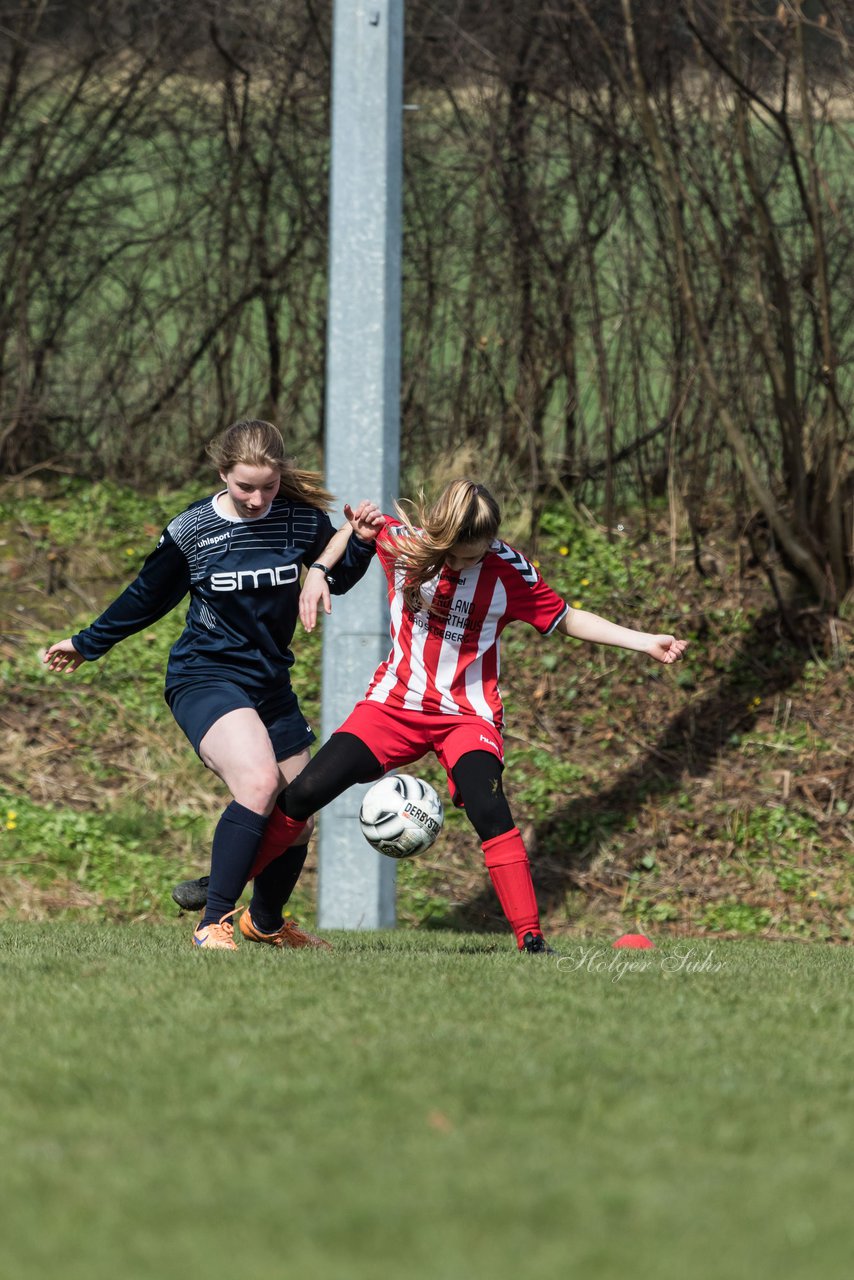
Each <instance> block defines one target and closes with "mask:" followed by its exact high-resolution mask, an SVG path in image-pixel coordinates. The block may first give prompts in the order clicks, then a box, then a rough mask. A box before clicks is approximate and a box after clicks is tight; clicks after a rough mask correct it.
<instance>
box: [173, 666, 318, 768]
mask: <svg viewBox="0 0 854 1280" xmlns="http://www.w3.org/2000/svg"><path fill="white" fill-rule="evenodd" d="M165 697H166V701H167V702H168V704H169V709H170V711H171V712H172V714H173V716H174V717H175V719H176V720H177V721H178V724H179V725H180V726H181V728H182V729H183V731H184V733H185V734H186V735H187V737H188V738H189V739H190V742H191V743H192V745H193V749H194V750H195V752H196V755H200V752H199V747H200V746H201V742H202V738H203V737H204V736H205V734H206V733H207V731H208V729H210V728H212V726H213V725H215V724H216V722H217V720H219V719H220V718H221V717H222V716H224V715H226V714H227V713H228V712H229V711H236V710H237V708H238V707H251V708H252V709H253V710H254V711H257V712H258V715H259V716H260V717H261V720H262V721H263V723H264V727H265V728H266V730H267V732H268V733H269V735H270V741H271V742H272V744H273V751H274V753H275V756H276V759H277V760H287V759H288V758H289V757H290V756H295V755H298V754H299V752H300V751H303V750H305V748H306V747H308V746H310V745H311V743H312V742H314V741H315V734H314V731H313V730H312V727H311V725H310V724H309V723H308V721H307V720H306V719H305V717H304V716H303V714H302V712H301V711H300V707H299V702H298V701H297V695H296V694H295V693H294V691H293V689H292V688H291V687H290V685H288V686H287V688H285V689H277V690H276V691H275V692H274V693H271V694H268V695H267V696H266V697H263V698H260V699H259V698H255V697H253V696H252V695H251V694H249V693H247V692H246V690H245V689H242V688H241V687H240V685H239V684H234V683H232V682H231V681H230V680H187V681H183V682H182V683H180V684H174V685H169V686H167V688H166V693H165Z"/></svg>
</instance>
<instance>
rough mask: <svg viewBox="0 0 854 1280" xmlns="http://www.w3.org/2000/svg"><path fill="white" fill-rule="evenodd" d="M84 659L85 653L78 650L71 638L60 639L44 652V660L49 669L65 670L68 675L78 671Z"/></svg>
mask: <svg viewBox="0 0 854 1280" xmlns="http://www.w3.org/2000/svg"><path fill="white" fill-rule="evenodd" d="M83 661H84V658H83V655H82V654H81V653H78V652H77V650H76V649H75V648H74V645H73V644H72V643H71V640H70V639H69V640H58V641H57V643H56V644H52V645H51V646H50V648H49V649H46V650H45V652H44V653H43V654H42V662H44V663H45V664H46V665H47V669H48V671H64V672H66V674H68V675H70V674H71V672H72V671H76V670H77V668H78V667H79V666H80V663H81V662H83Z"/></svg>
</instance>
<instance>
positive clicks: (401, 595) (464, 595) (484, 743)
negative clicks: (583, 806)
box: [273, 480, 687, 955]
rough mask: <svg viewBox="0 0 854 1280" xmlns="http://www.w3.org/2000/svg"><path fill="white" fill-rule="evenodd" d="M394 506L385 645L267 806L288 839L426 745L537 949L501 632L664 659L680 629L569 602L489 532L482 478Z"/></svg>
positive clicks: (382, 555) (677, 651) (519, 938)
mask: <svg viewBox="0 0 854 1280" xmlns="http://www.w3.org/2000/svg"><path fill="white" fill-rule="evenodd" d="M397 511H398V518H397V519H391V518H388V517H385V518H384V524H383V528H382V529H381V530H380V532H379V535H378V537H377V553H378V557H379V560H380V562H381V564H382V566H383V569H384V570H385V574H386V577H387V579H388V597H389V604H390V608H391V640H392V648H391V653H390V654H389V656H388V658H387V659H386V661H385V662H383V663H382V664H381V665H380V666H379V668H378V669H377V671H376V673H375V674H374V677H373V679H372V681H371V683H370V686H369V688H368V690H367V693H366V694H365V697H364V699H363V700H362V701H361V702H359V703H357V705H356V707H355V708H354V710H353V711H352V712H351V714H350V715H349V716H348V718H347V719H346V720H345V721H344V723H343V724H342V725H341V726H340V727H339V728H338V729H337V730H336V732H335V733H333V735H332V737H331V738H330V739H329V741H328V742H327V743H325V744H324V745H323V746H322V747H321V748H320V750H319V751H318V752H317V754H316V755H315V756H314V758H313V759H312V760H311V762H310V764H308V765H307V767H306V768H305V769H304V770H303V771H302V772H301V773H300V774H299V775H298V777H296V778H295V779H294V780H293V781H291V782H289V784H288V786H287V788H286V790H284V791H283V792H282V794H281V796H280V797H279V801H278V807H279V808H280V809H281V811H282V813H283V814H284V815H285V817H286V820H287V822H289V823H290V824H291V833H292V834H291V837H290V838H291V839H293V840H295V841H297V842H298V841H299V840H301V839H302V834H301V833H302V830H303V825H302V824H303V823H304V822H305V821H307V820H308V819H309V818H310V816H311V815H312V814H314V813H317V811H318V810H320V809H322V808H323V806H324V805H326V804H329V802H330V801H331V800H334V799H335V797H336V796H338V795H340V794H341V792H342V791H345V790H346V789H347V788H348V787H350V786H352V785H353V784H354V783H358V782H371V781H373V780H374V779H376V778H379V777H381V776H382V775H383V774H384V773H387V772H388V771H389V770H393V769H398V768H400V767H401V766H403V765H407V764H411V763H412V762H413V761H415V760H420V759H421V758H422V756H425V755H426V754H427V753H428V751H434V752H435V753H436V755H437V756H438V758H439V760H440V762H441V763H442V765H443V766H444V768H445V770H446V771H447V774H448V780H449V784H450V789H451V794H452V796H453V798H454V800H455V803H457V804H458V805H460V806H461V807H464V808H465V812H466V814H467V816H468V818H469V820H470V821H471V823H472V825H473V826H474V828H475V830H476V832H477V834H478V836H479V837H480V840H481V846H482V849H483V854H484V859H485V862H486V866H487V869H488V872H489V876H490V878H491V880H492V883H493V886H494V888H495V890H496V893H497V895H498V900H499V902H500V903H501V906H502V908H503V910H504V914H505V915H506V917H507V919H508V921H509V922H510V925H511V927H512V929H513V932H514V934H515V937H516V944H517V946H518V947H519V950H520V951H523V952H527V953H530V954H535V955H536V954H548V953H549V951H550V948H549V947H548V946H547V944H546V942H545V939H544V938H543V932H542V929H541V927H540V919H539V912H538V909H537V902H536V897H535V894H534V887H533V884H532V881H531V871H530V866H529V863H528V855H527V852H526V850H525V846H524V844H523V842H522V837H521V835H520V833H519V830H518V828H517V826H516V825H515V823H514V821H513V817H512V815H511V812H510V807H509V805H508V803H507V800H506V797H505V795H504V791H503V789H502V784H501V775H502V771H503V768H504V764H503V760H504V744H503V738H502V730H503V724H504V712H503V707H502V703H501V695H500V692H499V688H498V672H499V642H500V636H501V633H502V631H503V630H504V628H505V626H507V624H508V623H510V622H514V621H522V622H527V623H529V624H530V625H531V626H533V627H536V629H537V630H538V631H540V632H541V633H542V634H543V635H551V634H552V633H553V632H556V631H559V632H561V633H562V634H564V635H567V636H572V637H574V638H575V639H578V640H587V641H591V642H593V643H596V644H607V645H617V646H620V647H621V648H624V649H633V650H636V651H638V652H640V653H645V654H646V655H647V656H648V657H650V658H654V659H655V660H656V661H658V662H663V663H672V662H676V661H678V660H679V659H680V658H681V656H682V654H683V652H684V650H685V647H686V644H687V641H685V640H677V639H676V638H675V637H674V636H672V635H655V634H650V633H648V632H645V631H636V630H634V629H632V628H629V627H623V626H619V625H618V624H616V623H614V622H609V621H608V620H607V619H605V618H600V617H599V616H598V615H597V614H593V613H588V612H587V611H586V610H582V609H575V608H571V607H570V606H569V605H568V604H567V603H566V602H565V601H564V600H562V599H561V597H560V596H559V595H558V594H557V593H556V592H555V591H553V590H552V588H551V587H550V586H548V585H547V583H545V582H544V581H543V579H542V578H541V577H540V574H539V572H538V571H537V569H536V568H535V566H534V565H533V564H531V562H530V560H528V559H526V557H525V556H523V555H522V554H521V553H520V552H518V551H515V550H514V549H513V548H512V547H510V546H508V545H507V543H505V542H502V541H501V539H500V538H499V537H498V529H499V523H500V511H499V508H498V504H497V502H496V501H495V499H494V498H493V496H492V495H491V494H490V493H489V491H488V490H487V489H486V488H484V486H483V485H481V484H475V483H473V482H472V481H470V480H455V481H453V482H452V483H451V484H449V485H448V486H446V488H445V489H444V491H443V493H442V494H441V495H440V497H439V498H438V500H437V501H436V502H435V503H434V504H433V505H432V506H431V507H429V508H425V506H424V504H423V503H422V504H421V507H420V509H419V510H418V512H417V523H415V522H413V521H412V520H410V519H409V517H408V516H407V515H406V512H405V511H404V509H403V508H402V507H400V506H398V508H397ZM368 744H370V745H368ZM273 865H275V864H273Z"/></svg>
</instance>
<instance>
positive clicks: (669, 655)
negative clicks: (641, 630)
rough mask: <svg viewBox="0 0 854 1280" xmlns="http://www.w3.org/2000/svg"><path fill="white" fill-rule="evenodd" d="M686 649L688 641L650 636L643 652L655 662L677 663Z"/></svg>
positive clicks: (673, 637)
mask: <svg viewBox="0 0 854 1280" xmlns="http://www.w3.org/2000/svg"><path fill="white" fill-rule="evenodd" d="M687 648H688V641H687V640H677V639H676V637H675V636H650V643H649V644H648V645H647V647H646V649H645V650H644V652H645V653H648V654H649V656H650V657H651V658H655V660H656V662H678V661H679V659H680V658H681V657H682V654H683V653H684V652H685V650H686V649H687Z"/></svg>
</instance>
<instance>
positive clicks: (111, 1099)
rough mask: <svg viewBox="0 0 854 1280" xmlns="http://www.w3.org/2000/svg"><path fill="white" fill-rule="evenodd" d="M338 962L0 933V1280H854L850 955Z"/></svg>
mask: <svg viewBox="0 0 854 1280" xmlns="http://www.w3.org/2000/svg"><path fill="white" fill-rule="evenodd" d="M336 943H337V948H336V951H335V952H334V953H333V954H331V955H329V954H306V953H287V954H278V953H275V952H272V951H269V950H262V949H260V948H250V947H248V946H244V947H243V948H242V950H241V952H240V953H239V954H238V955H227V954H212V955H200V954H197V953H194V952H193V951H192V950H191V949H190V947H189V946H188V936H187V924H186V921H185V922H183V923H182V925H181V926H180V927H176V926H161V927H152V926H136V927H134V926H129V927H125V928H120V927H115V926H109V925H101V926H97V925H83V926H81V925H71V924H66V923H62V924H51V925H35V924H29V925H28V924H4V925H2V926H0V972H2V984H3V991H4V999H3V1008H2V1019H3V1022H2V1027H3V1034H2V1041H0V1043H2V1072H0V1099H2V1102H0V1144H2V1150H3V1152H4V1159H3V1161H2V1173H0V1202H2V1205H3V1211H4V1212H3V1217H4V1221H5V1227H6V1231H5V1234H6V1239H5V1241H4V1248H3V1261H4V1272H5V1274H7V1275H9V1276H15V1277H17V1278H18V1280H30V1278H31V1277H32V1278H33V1280H35V1278H37V1277H38V1280H41V1278H42V1277H45V1276H47V1275H51V1274H54V1273H56V1274H61V1275H62V1276H63V1278H64V1280H84V1277H85V1278H86V1280H101V1278H102V1277H103V1278H106V1277H111V1280H112V1278H113V1277H116V1276H120V1277H122V1280H136V1278H137V1277H149V1276H150V1277H158V1278H159V1280H172V1278H173V1277H174V1278H175V1280H178V1278H179V1277H180V1278H181V1280H194V1278H195V1277H206V1276H209V1275H212V1274H220V1273H222V1274H224V1275H228V1276H231V1277H237V1278H238V1280H243V1278H244V1277H245V1278H246V1280H254V1277H261V1276H265V1275H271V1276H304V1275H305V1276H308V1275H310V1276H312V1277H314V1278H315V1280H339V1278H346V1280H376V1278H377V1277H380V1278H382V1280H385V1278H386V1277H388V1278H389V1280H392V1278H394V1280H398V1278H404V1277H405V1278H406V1280H428V1278H429V1280H464V1278H465V1280H469V1278H471V1277H476V1278H478V1280H479V1278H481V1277H483V1278H484V1280H487V1278H488V1280H504V1277H507V1280H510V1278H511V1277H512V1278H514V1280H515V1278H516V1277H526V1276H531V1277H535V1276H536V1277H545V1276H578V1277H584V1280H609V1278H610V1277H618V1276H619V1277H621V1280H622V1278H623V1277H626V1276H629V1275H630V1276H632V1277H647V1276H655V1277H657V1278H658V1280H671V1278H672V1280H677V1278H678V1280H713V1278H714V1280H720V1278H721V1277H726V1278H727V1280H737V1278H738V1277H751V1280H764V1278H765V1277H767V1278H768V1280H771V1277H773V1278H774V1280H794V1278H795V1277H804V1280H806V1278H807V1277H809V1278H810V1280H817V1278H820V1280H834V1278H835V1277H840V1280H841V1277H843V1276H847V1275H848V1274H850V1272H849V1267H850V1261H851V1185H850V1171H851V1164H850V1155H851V1143H852V1132H851V1123H850V1122H851V1111H850V1105H851V1092H852V1079H854V1070H852V1067H854V1062H852V1056H854V1054H852V1034H851V1033H852V1021H854V1019H852V1005H851V964H852V960H851V952H850V951H849V950H847V949H844V948H833V947H825V946H821V945H797V944H790V945H773V944H761V943H755V942H729V943H726V942H723V943H715V944H709V943H707V942H705V941H698V942H696V943H688V942H682V943H675V942H673V943H666V944H664V945H663V946H662V947H661V948H660V949H658V950H656V951H655V952H652V953H649V952H647V953H643V952H632V953H624V952H615V951H613V950H611V949H610V948H609V947H607V946H605V945H604V944H602V943H601V942H597V943H589V944H585V943H583V942H581V941H576V942H571V943H569V942H566V941H565V942H564V954H563V957H562V958H561V959H560V960H557V961H555V960H553V959H549V960H535V959H533V958H525V959H522V958H521V957H518V956H517V955H515V954H514V952H513V951H512V949H511V947H510V945H509V943H508V942H507V941H505V940H504V939H503V938H500V939H496V938H494V937H492V938H490V937H484V936H474V935H462V934H453V933H450V932H440V933H436V932H429V933H427V932H423V931H421V932H419V931H408V932H405V931H398V932H396V933H384V934H364V935H353V934H341V935H338V937H337V938H336ZM627 963H631V964H633V965H636V966H640V967H639V968H637V969H634V970H632V969H629V970H623V969H622V968H620V967H612V966H621V965H624V964H627Z"/></svg>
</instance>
